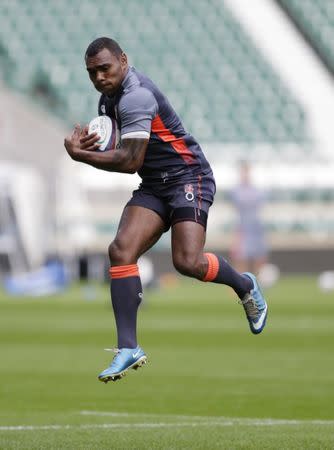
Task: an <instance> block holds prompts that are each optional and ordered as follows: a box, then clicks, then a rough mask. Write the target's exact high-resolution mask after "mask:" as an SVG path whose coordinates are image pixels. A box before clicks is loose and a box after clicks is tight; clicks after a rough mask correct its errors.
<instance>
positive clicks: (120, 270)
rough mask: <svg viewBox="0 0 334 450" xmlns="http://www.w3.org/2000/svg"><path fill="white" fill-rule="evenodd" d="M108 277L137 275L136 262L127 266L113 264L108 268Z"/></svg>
mask: <svg viewBox="0 0 334 450" xmlns="http://www.w3.org/2000/svg"><path fill="white" fill-rule="evenodd" d="M109 274H110V278H112V279H116V278H127V277H139V270H138V266H137V264H129V265H127V266H114V267H110V269H109Z"/></svg>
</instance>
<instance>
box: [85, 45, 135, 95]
mask: <svg viewBox="0 0 334 450" xmlns="http://www.w3.org/2000/svg"><path fill="white" fill-rule="evenodd" d="M86 68H87V71H88V74H89V78H90V79H91V81H92V83H93V84H94V86H95V88H96V90H97V91H99V92H101V93H102V94H106V95H109V96H113V95H115V94H116V92H117V91H118V89H119V88H120V86H121V84H122V81H123V79H124V77H125V75H126V71H127V68H128V61H127V57H126V54H125V53H122V54H121V55H120V56H116V55H114V54H112V53H111V52H110V51H109V50H108V49H107V48H104V49H102V50H101V51H100V52H99V53H97V54H96V55H94V56H91V57H88V58H86Z"/></svg>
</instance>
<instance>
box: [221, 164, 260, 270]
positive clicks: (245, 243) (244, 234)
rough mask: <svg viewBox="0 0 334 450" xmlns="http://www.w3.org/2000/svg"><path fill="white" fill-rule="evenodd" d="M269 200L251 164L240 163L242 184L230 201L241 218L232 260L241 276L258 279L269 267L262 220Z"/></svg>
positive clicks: (231, 194) (240, 180) (233, 191)
mask: <svg viewBox="0 0 334 450" xmlns="http://www.w3.org/2000/svg"><path fill="white" fill-rule="evenodd" d="M266 197H267V196H266V193H265V192H264V191H263V190H262V189H259V188H257V187H256V186H255V185H254V184H253V182H252V175H251V167H250V164H249V163H248V162H247V161H242V162H240V164H239V182H238V184H237V185H236V186H235V187H234V188H233V189H232V190H231V191H230V193H229V199H230V201H231V202H232V204H233V206H234V207H235V209H236V211H237V214H238V226H237V230H236V233H235V237H234V240H233V244H232V247H231V250H230V256H231V259H232V261H233V265H234V267H235V268H236V269H237V270H238V271H239V272H253V273H255V274H257V275H258V274H261V270H262V269H264V267H265V265H266V264H267V260H268V245H267V241H266V235H265V227H264V223H263V220H262V218H261V212H262V208H263V206H264V204H265V202H266Z"/></svg>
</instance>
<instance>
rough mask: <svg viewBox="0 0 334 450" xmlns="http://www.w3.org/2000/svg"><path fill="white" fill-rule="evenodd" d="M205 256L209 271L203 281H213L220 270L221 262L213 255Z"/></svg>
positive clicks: (207, 254) (206, 254)
mask: <svg viewBox="0 0 334 450" xmlns="http://www.w3.org/2000/svg"><path fill="white" fill-rule="evenodd" d="M204 256H205V257H206V259H207V260H208V271H207V273H206V275H205V277H204V278H203V281H212V280H214V279H215V278H216V276H217V274H218V270H219V260H218V258H217V256H216V255H214V254H213V253H204Z"/></svg>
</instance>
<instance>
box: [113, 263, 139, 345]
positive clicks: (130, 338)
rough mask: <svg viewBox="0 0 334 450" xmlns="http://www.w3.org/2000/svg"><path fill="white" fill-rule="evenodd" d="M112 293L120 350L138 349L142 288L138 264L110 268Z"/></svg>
mask: <svg viewBox="0 0 334 450" xmlns="http://www.w3.org/2000/svg"><path fill="white" fill-rule="evenodd" d="M110 276H111V283H110V293H111V301H112V306H113V310H114V315H115V321H116V327H117V337H118V348H135V347H137V310H138V306H139V304H140V302H141V298H142V286H141V281H140V277H139V272H138V266H137V264H130V265H127V266H116V267H111V268H110Z"/></svg>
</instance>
